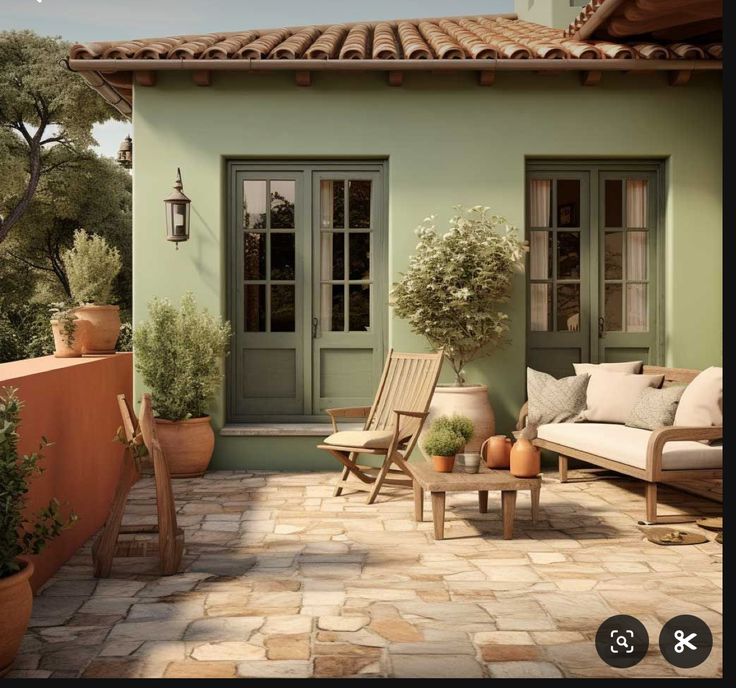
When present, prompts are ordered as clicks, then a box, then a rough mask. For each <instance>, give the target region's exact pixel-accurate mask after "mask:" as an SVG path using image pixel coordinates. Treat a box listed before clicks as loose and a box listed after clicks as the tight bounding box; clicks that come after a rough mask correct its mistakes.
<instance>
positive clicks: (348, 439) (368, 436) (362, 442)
mask: <svg viewBox="0 0 736 688" xmlns="http://www.w3.org/2000/svg"><path fill="white" fill-rule="evenodd" d="M393 436H394V433H393V431H392V430H343V431H342V432H335V433H333V434H332V435H330V436H329V437H328V438H327V439H326V440H325V444H332V445H334V446H336V447H355V448H356V449H358V448H360V449H388V445H389V444H391V438H392V437H393Z"/></svg>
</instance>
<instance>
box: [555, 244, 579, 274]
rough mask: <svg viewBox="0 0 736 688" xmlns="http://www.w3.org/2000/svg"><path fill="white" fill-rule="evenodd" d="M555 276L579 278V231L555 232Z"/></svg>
mask: <svg viewBox="0 0 736 688" xmlns="http://www.w3.org/2000/svg"><path fill="white" fill-rule="evenodd" d="M557 277H558V278H559V279H579V278H580V232H558V233H557Z"/></svg>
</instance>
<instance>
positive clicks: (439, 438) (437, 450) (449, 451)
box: [423, 418, 465, 473]
mask: <svg viewBox="0 0 736 688" xmlns="http://www.w3.org/2000/svg"><path fill="white" fill-rule="evenodd" d="M437 420H439V421H443V420H446V419H443V418H439V419H437ZM464 445H465V437H463V436H462V435H460V434H458V433H457V432H454V431H453V430H452V428H451V427H450V426H449V425H448V424H447V423H444V422H440V423H437V421H435V422H433V423H432V425H431V426H430V428H429V431H428V432H427V435H426V437H424V438H423V447H424V451H425V452H426V453H427V455H429V456H431V457H432V468H434V470H435V471H437V472H438V473H452V470H453V468H454V467H455V455H456V454H457V453H458V452H459V451H460V450H461V449H462V448H463V446H464Z"/></svg>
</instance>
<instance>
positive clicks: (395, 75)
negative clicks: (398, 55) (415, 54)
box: [388, 70, 404, 86]
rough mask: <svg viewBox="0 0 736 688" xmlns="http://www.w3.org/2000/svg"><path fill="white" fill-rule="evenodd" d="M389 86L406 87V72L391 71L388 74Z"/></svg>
mask: <svg viewBox="0 0 736 688" xmlns="http://www.w3.org/2000/svg"><path fill="white" fill-rule="evenodd" d="M388 85H389V86H403V85H404V72H399V71H396V70H391V71H390V72H389V73H388Z"/></svg>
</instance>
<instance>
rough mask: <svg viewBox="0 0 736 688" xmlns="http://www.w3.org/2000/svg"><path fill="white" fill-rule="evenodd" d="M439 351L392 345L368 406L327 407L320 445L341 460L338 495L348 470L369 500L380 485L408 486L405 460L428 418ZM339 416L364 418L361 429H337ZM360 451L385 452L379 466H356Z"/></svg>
mask: <svg viewBox="0 0 736 688" xmlns="http://www.w3.org/2000/svg"><path fill="white" fill-rule="evenodd" d="M442 355H443V353H442V351H439V352H437V353H433V354H403V353H395V352H394V351H393V350H391V351H389V353H388V357H387V358H386V365H385V366H384V368H383V374H382V375H381V381H380V383H379V385H378V391H377V392H376V398H375V399H374V400H373V405H372V406H365V407H362V406H361V407H351V408H335V409H327V413H328V414H329V416H330V419H331V420H332V428H333V430H334V433H333V434H332V435H330V436H329V437H328V438H327V439H325V441H324V443H323V444H320V445H318V448H319V449H324V450H325V451H328V452H330V454H332V455H333V456H334V457H335V458H336V459H337V460H338V461H339V462H340V463H341V464H342V465H343V469H342V475H341V476H340V478H339V480H338V481H337V484H336V486H335V492H334V495H335V496H336V497H337V496H339V495H340V494H342V490H343V488H345V487H347V485H346V484H345V483H346V481H347V479H348V477H349V476H350V475H351V474H352V475H354V476H355V477H356V478H358V480H359V481H360V483H356V484H351V485H350V487H351V488H355V489H357V490H368V491H369V492H370V495H369V497H368V504H373V502H374V501H375V499H376V497H377V496H378V493H379V492H380V490H381V486H382V485H384V484H385V485H401V486H403V487H411V485H412V480H411V473H410V472H409V469H408V468H407V465H406V462H407V460H408V458H409V456H410V455H411V452H412V450H413V449H414V447H415V446H416V443H417V440H418V439H419V433H420V432H421V430H422V426H423V425H424V420H425V418H426V417H427V412H428V410H429V404H430V402H431V401H432V394H433V393H434V388H435V386H436V384H437V379H438V378H439V375H440V369H441V368H442ZM338 418H366V421H365V424H364V426H363V429H362V430H355V431H350V430H347V431H342V432H340V431H339V429H338V426H337V419H338ZM360 454H370V455H373V456H383V457H384V459H383V463H382V465H381V466H380V467H373V466H362V465H359V464H358V462H357V460H358V456H359V455H360ZM392 464H394V465H395V466H396V468H394V467H393V466H392ZM399 476H400V477H399Z"/></svg>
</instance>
